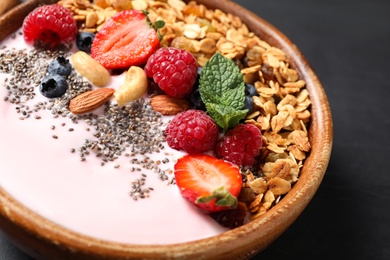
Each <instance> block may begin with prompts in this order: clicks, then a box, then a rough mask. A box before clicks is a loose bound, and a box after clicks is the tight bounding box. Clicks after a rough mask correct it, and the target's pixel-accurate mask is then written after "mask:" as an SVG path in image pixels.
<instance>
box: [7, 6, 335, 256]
mask: <svg viewBox="0 0 390 260" xmlns="http://www.w3.org/2000/svg"><path fill="white" fill-rule="evenodd" d="M53 2H57V1H55V0H44V1H40V0H28V1H26V2H24V3H22V4H20V5H19V6H17V7H16V8H14V9H12V10H11V11H9V12H8V13H6V14H5V15H4V16H3V17H0V28H2V27H3V28H6V27H5V26H7V28H11V27H12V28H11V29H8V30H7V32H5V34H6V35H9V34H10V33H12V32H13V31H15V30H16V28H19V27H20V26H21V21H20V23H17V24H16V25H15V20H14V19H15V17H24V16H26V15H27V14H28V13H29V12H30V11H31V10H32V9H33V8H34V7H36V6H38V5H39V4H42V3H53ZM185 2H189V1H188V0H187V1H185ZM197 2H198V3H199V4H204V5H206V6H207V7H209V8H212V9H220V10H222V11H224V12H228V13H231V14H233V15H237V16H239V17H240V18H241V20H242V21H243V23H245V24H246V25H247V27H248V28H249V30H250V31H252V32H254V33H255V34H256V35H258V36H259V37H260V38H262V39H264V40H265V41H266V42H268V43H269V44H271V45H273V46H275V47H278V48H280V49H282V50H283V51H284V52H285V53H286V55H287V56H288V57H289V61H290V64H291V66H292V67H293V68H295V69H296V70H297V71H298V72H299V74H300V75H301V77H302V78H303V79H304V80H305V81H306V88H307V90H308V91H309V94H310V98H311V101H312V104H311V115H312V116H311V122H310V125H309V129H308V130H309V138H310V141H311V146H312V150H311V151H312V152H310V154H309V156H308V157H307V158H306V160H305V162H304V165H303V167H302V170H301V174H300V177H299V180H298V182H296V183H295V184H294V186H293V188H292V190H291V191H290V192H289V193H288V194H287V195H286V196H285V197H284V198H283V199H282V200H281V201H280V202H279V203H278V204H276V205H275V206H274V207H273V208H271V210H269V211H268V212H267V213H265V214H264V215H262V216H261V217H260V218H258V219H256V220H253V221H251V222H250V223H248V224H245V225H243V226H241V227H238V228H236V229H233V230H229V231H227V232H224V233H222V234H220V235H217V236H213V237H210V238H205V239H202V240H196V241H191V242H185V243H178V244H167V245H163V244H162V245H136V244H126V243H119V242H111V241H105V240H102V239H97V238H92V237H89V236H86V235H83V234H80V233H77V232H75V231H72V230H69V229H67V228H64V227H62V226H59V225H57V224H55V223H54V222H52V221H50V220H48V219H45V218H43V217H42V216H40V215H38V214H37V213H35V212H33V211H31V210H30V209H28V208H27V207H25V206H24V205H23V204H21V203H20V202H18V201H16V200H15V199H13V198H12V196H10V195H9V194H8V193H7V192H6V191H5V190H4V189H3V188H2V187H0V226H1V229H3V230H4V231H5V233H6V234H7V235H9V236H10V237H11V239H12V240H13V241H14V242H15V243H16V244H17V245H18V246H20V247H21V248H22V249H23V250H25V251H26V252H28V253H29V254H30V255H36V256H41V255H45V254H46V253H49V254H52V255H57V254H60V255H61V254H71V255H83V256H89V257H95V258H99V257H101V256H106V257H110V259H119V258H128V259H131V258H141V257H142V258H150V259H153V258H156V257H159V258H182V259H199V258H205V255H207V257H208V258H215V257H218V256H221V255H225V256H229V258H230V257H237V256H240V257H244V258H246V257H248V256H250V255H253V254H255V253H257V252H259V251H261V250H262V249H264V248H265V247H266V246H268V245H269V244H270V243H272V242H273V241H274V240H275V239H276V238H277V237H278V236H280V235H281V234H282V233H283V232H284V231H285V230H286V229H287V228H288V227H289V226H290V225H291V224H292V223H293V222H294V221H295V220H296V218H297V217H298V216H299V215H300V213H301V212H302V211H303V210H304V208H305V207H306V206H307V205H308V203H309V202H310V200H311V199H312V197H313V196H314V194H315V193H316V191H317V189H318V187H319V185H320V183H321V181H322V179H323V177H324V174H325V172H326V168H327V166H328V163H329V159H330V154H331V150H332V142H333V125H332V116H331V112H330V107H329V103H328V100H327V97H326V94H325V91H324V89H323V87H322V85H321V83H320V81H319V79H318V77H317V75H316V74H315V73H314V71H313V69H312V68H311V65H310V64H309V63H308V61H307V60H306V59H305V58H304V57H303V55H302V54H301V52H300V51H299V50H298V48H297V47H296V46H295V45H294V44H293V43H292V42H291V41H290V40H289V39H288V38H287V37H286V36H285V35H284V34H283V33H281V32H280V31H279V30H278V29H276V28H275V27H274V26H272V25H271V24H269V23H268V22H267V21H265V20H263V19H262V18H260V17H259V16H257V15H256V14H254V13H252V12H251V11H249V10H247V9H245V8H244V7H242V6H240V5H238V4H236V3H234V2H232V1H230V0H222V1H221V0H216V1H210V0H198V1H197ZM243 14H244V15H243ZM18 19H19V20H21V19H20V18H18ZM10 23H12V24H13V25H12V26H9V24H10ZM1 37H3V36H1V35H0V42H1V41H2V40H3V38H4V37H3V38H1ZM313 151H315V152H313ZM285 212H289V217H288V218H287V217H286V216H285V214H283V213H285ZM23 235H24V236H25V239H23V238H21V237H20V236H23ZM243 237H245V239H243ZM31 239H33V240H34V241H33V242H31ZM42 242H43V243H44V244H45V245H44V246H42V245H41V243H42ZM45 250H46V252H45ZM57 251H58V252H57ZM59 252H60V253H59ZM57 256H58V255H57Z"/></svg>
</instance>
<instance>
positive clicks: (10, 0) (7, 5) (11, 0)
mask: <svg viewBox="0 0 390 260" xmlns="http://www.w3.org/2000/svg"><path fill="white" fill-rule="evenodd" d="M19 3H20V2H19V0H2V1H1V2H0V15H2V14H5V13H6V12H7V11H8V10H10V9H11V8H13V7H15V6H17V5H18V4H19Z"/></svg>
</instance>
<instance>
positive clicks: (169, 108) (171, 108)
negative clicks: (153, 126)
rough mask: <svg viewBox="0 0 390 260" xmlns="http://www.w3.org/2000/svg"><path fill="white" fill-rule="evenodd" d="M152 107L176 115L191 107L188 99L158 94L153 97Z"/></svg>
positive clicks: (163, 112)
mask: <svg viewBox="0 0 390 260" xmlns="http://www.w3.org/2000/svg"><path fill="white" fill-rule="evenodd" d="M150 105H151V106H152V108H153V109H154V110H155V111H157V112H160V113H161V114H163V115H166V116H167V115H176V114H178V113H180V112H183V111H185V110H187V109H189V108H190V104H189V103H188V101H187V100H185V99H182V98H173V97H170V96H168V95H157V96H154V97H152V98H151V100H150Z"/></svg>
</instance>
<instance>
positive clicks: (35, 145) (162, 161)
mask: <svg viewBox="0 0 390 260" xmlns="http://www.w3.org/2000/svg"><path fill="white" fill-rule="evenodd" d="M0 45H1V46H3V45H5V46H7V48H5V49H1V50H0V53H1V52H4V51H6V50H7V49H8V50H10V49H11V48H14V49H19V50H20V49H28V50H31V49H32V46H29V45H27V44H26V43H25V42H24V40H23V37H22V36H21V35H20V34H16V37H15V38H12V37H9V38H8V39H6V40H5V41H3V42H2V43H1V44H0ZM9 78H10V75H7V74H5V73H1V74H0V144H1V145H0V169H1V170H0V186H1V187H2V188H3V189H4V190H6V191H7V192H8V193H9V194H10V195H11V196H13V197H14V198H15V199H16V200H18V201H19V202H21V203H22V204H24V205H25V206H26V207H28V208H29V209H31V210H32V211H34V212H36V213H38V214H39V215H41V216H43V217H44V218H47V219H48V220H50V221H53V222H55V223H57V224H59V225H61V226H64V227H66V228H69V229H71V230H73V231H76V232H79V233H81V234H84V235H88V236H92V237H95V238H99V239H104V240H110V241H115V242H123V243H132V244H168V243H180V242H188V241H193V240H197V239H203V238H207V237H211V236H214V235H217V234H220V233H221V232H224V231H225V230H226V229H225V228H223V227H221V226H220V225H219V224H218V223H217V222H215V221H214V220H213V219H211V218H210V217H209V216H208V215H205V214H204V213H202V212H200V211H199V210H198V209H197V208H195V207H194V206H193V205H191V204H190V203H188V202H187V201H186V200H185V199H184V198H182V197H181V195H180V192H179V190H178V188H177V187H176V186H175V185H174V184H172V183H173V181H172V179H173V166H174V163H175V159H177V158H178V157H180V156H182V155H183V153H181V152H178V151H175V150H173V149H171V148H169V147H168V145H167V144H166V143H164V144H163V145H164V148H163V149H162V150H161V151H159V152H154V153H152V154H146V155H137V156H136V157H132V156H131V155H129V154H131V152H130V151H127V152H124V154H123V156H120V157H119V158H117V159H115V160H114V161H112V162H107V163H105V165H104V166H102V165H101V163H102V162H101V158H98V157H96V156H95V155H94V154H89V155H87V156H86V160H85V161H82V160H81V158H80V156H79V155H78V153H77V147H79V146H80V145H82V144H83V142H84V140H85V139H93V138H94V137H93V131H92V130H90V131H87V130H86V129H87V128H91V126H90V125H88V124H87V123H86V122H85V121H83V120H79V121H78V123H77V124H75V123H73V122H72V120H70V119H69V118H67V117H64V118H62V117H60V118H54V117H53V115H52V114H51V113H50V111H48V110H45V109H42V110H39V111H38V112H36V113H34V115H31V117H30V118H27V119H25V120H21V119H20V117H21V112H20V111H19V113H18V110H17V109H16V107H17V106H18V105H16V104H11V103H10V102H9V101H5V98H6V96H7V93H8V90H7V89H6V87H5V85H6V84H5V81H7V80H9ZM123 78H124V75H123V74H122V75H118V76H113V77H112V79H111V82H110V85H108V86H107V87H111V88H117V87H119V85H120V84H121V82H122V80H123ZM30 87H34V88H35V89H34V92H35V97H34V98H33V99H32V100H29V101H27V102H25V103H23V104H25V105H28V106H30V107H33V106H34V104H37V103H38V102H45V101H47V99H46V98H45V97H43V96H42V95H41V94H40V93H39V90H38V87H35V86H32V85H31V86H30ZM97 113H98V114H99V113H100V114H101V113H102V111H98V112H97ZM168 119H169V118H165V119H163V120H165V121H166V120H168ZM72 149H75V150H76V151H75V152H73V153H72V152H71V151H72ZM127 149H128V150H129V149H131V148H127ZM146 157H147V158H146ZM135 158H137V159H138V161H142V160H145V158H146V159H148V158H149V160H153V161H154V162H157V161H158V162H159V168H160V169H161V170H163V171H164V172H166V176H167V177H168V179H167V180H161V179H160V177H159V174H158V173H156V171H155V170H153V169H146V168H144V167H140V166H139V165H137V163H134V159H135ZM137 181H138V182H140V181H141V182H144V185H142V189H149V188H150V189H149V192H148V193H147V195H148V196H149V197H147V198H143V199H142V198H138V199H137V200H135V199H133V198H132V197H131V196H130V194H129V193H130V191H131V190H132V183H133V182H137Z"/></svg>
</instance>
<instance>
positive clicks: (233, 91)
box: [199, 52, 248, 132]
mask: <svg viewBox="0 0 390 260" xmlns="http://www.w3.org/2000/svg"><path fill="white" fill-rule="evenodd" d="M199 92H200V96H201V98H202V100H203V102H204V103H205V104H206V109H207V112H208V114H209V115H210V116H211V117H212V118H213V119H214V121H215V123H216V124H217V125H218V126H220V127H221V128H223V129H224V131H225V132H226V131H227V130H228V129H229V128H232V127H234V126H235V125H237V124H238V123H239V121H240V120H241V119H244V118H245V116H246V114H247V112H248V110H247V109H243V107H244V103H245V83H244V76H243V75H242V73H241V72H240V70H239V68H238V67H237V66H236V65H235V64H234V62H233V61H232V60H230V59H228V58H226V57H225V56H223V55H222V54H220V53H219V52H217V53H216V54H214V55H213V57H211V59H210V60H209V61H208V62H206V64H205V66H204V67H203V70H202V72H201V74H200V80H199Z"/></svg>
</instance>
